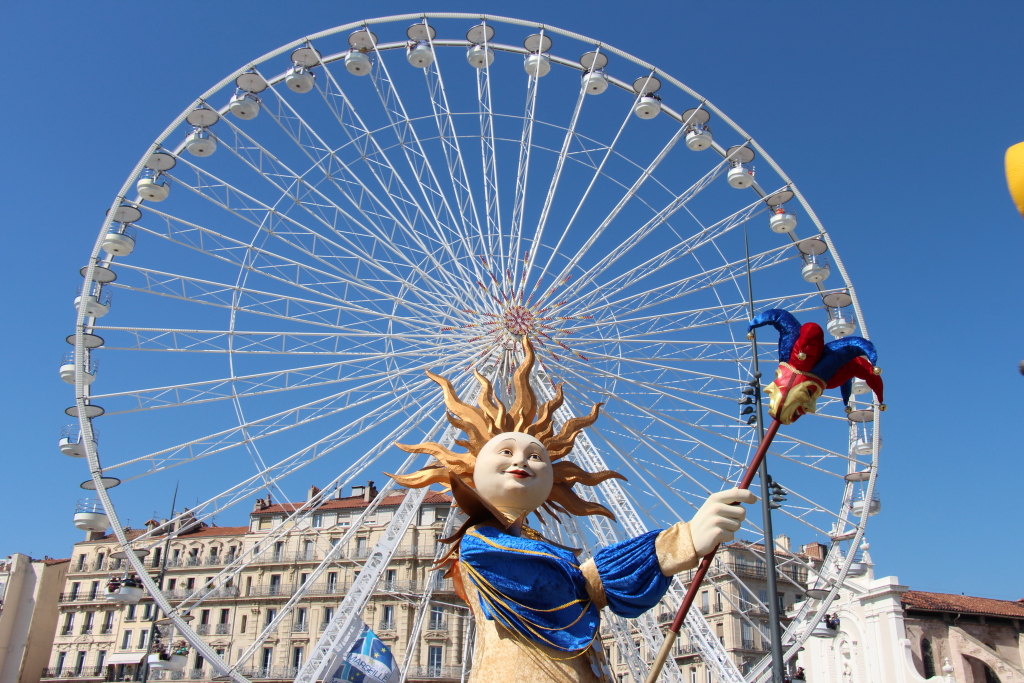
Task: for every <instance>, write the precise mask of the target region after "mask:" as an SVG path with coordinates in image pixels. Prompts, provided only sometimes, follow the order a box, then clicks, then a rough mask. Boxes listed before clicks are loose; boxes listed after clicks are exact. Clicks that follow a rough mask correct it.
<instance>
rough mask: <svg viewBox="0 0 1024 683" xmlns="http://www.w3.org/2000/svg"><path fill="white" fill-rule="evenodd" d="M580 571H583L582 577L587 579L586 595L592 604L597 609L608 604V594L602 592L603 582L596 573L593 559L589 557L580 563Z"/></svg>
mask: <svg viewBox="0 0 1024 683" xmlns="http://www.w3.org/2000/svg"><path fill="white" fill-rule="evenodd" d="M580 571H581V572H583V578H584V579H586V580H587V595H589V596H590V599H591V600H593V601H594V606H595V607H597V609H604V608H605V607H607V606H608V596H607V595H605V592H604V583H603V582H602V581H601V575H600V574H598V573H597V565H596V564H594V560H593V559H590V560H587V561H586V562H584V563H583V564H581V565H580Z"/></svg>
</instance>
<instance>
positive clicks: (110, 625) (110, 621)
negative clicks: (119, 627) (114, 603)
mask: <svg viewBox="0 0 1024 683" xmlns="http://www.w3.org/2000/svg"><path fill="white" fill-rule="evenodd" d="M113 630H114V613H113V612H106V613H104V615H103V633H104V634H108V633H110V632H111V631H113Z"/></svg>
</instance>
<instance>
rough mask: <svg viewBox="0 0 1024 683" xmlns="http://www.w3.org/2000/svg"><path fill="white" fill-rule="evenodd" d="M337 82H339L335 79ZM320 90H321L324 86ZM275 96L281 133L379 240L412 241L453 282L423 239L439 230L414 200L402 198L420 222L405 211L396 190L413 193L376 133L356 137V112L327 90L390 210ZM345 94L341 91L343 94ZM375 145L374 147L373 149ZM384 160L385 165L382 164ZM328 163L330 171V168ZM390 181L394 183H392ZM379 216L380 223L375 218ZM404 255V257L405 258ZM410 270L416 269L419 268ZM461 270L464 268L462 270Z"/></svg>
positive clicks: (359, 133) (360, 131) (325, 94)
mask: <svg viewBox="0 0 1024 683" xmlns="http://www.w3.org/2000/svg"><path fill="white" fill-rule="evenodd" d="M324 69H325V73H327V74H328V75H329V74H330V72H329V71H328V70H327V67H326V65H325V66H324ZM331 82H332V83H333V79H332V80H331ZM318 87H319V86H318ZM270 90H273V92H274V95H276V96H277V103H278V110H277V111H276V112H275V111H274V110H273V108H270V109H268V112H269V113H270V115H271V117H272V118H273V119H274V120H275V121H276V122H277V123H278V125H279V126H280V127H281V129H282V130H283V131H284V132H285V134H286V135H288V137H290V138H291V140H292V141H293V142H294V143H295V144H296V145H297V146H298V147H299V148H300V150H301V151H302V152H303V153H304V154H305V155H306V156H307V157H308V158H309V160H310V161H311V162H312V163H313V165H314V166H315V167H316V168H317V169H318V170H319V171H320V173H322V174H323V175H324V177H325V178H327V179H328V182H330V183H331V184H332V185H333V186H334V187H335V188H336V189H337V190H338V191H339V192H340V193H341V194H342V195H343V196H345V197H346V199H347V200H348V201H349V202H350V203H351V204H352V205H353V206H354V207H355V208H356V210H357V211H358V212H359V213H360V214H361V215H362V216H363V218H364V219H365V221H366V223H367V224H369V225H375V227H376V229H377V232H378V233H379V235H378V236H379V238H380V239H381V240H382V242H383V243H384V244H385V245H388V248H392V249H393V248H394V247H392V246H391V245H390V244H389V242H390V243H395V239H396V237H397V236H398V234H401V235H402V236H403V237H404V238H405V239H407V240H409V242H408V244H409V246H410V247H413V248H415V250H416V252H417V253H419V254H421V255H422V256H424V257H425V258H426V259H427V260H428V261H431V262H432V263H433V265H434V267H435V268H436V269H437V273H438V274H439V275H440V277H441V278H442V279H446V280H448V281H449V282H451V280H450V278H451V276H450V274H449V273H448V271H447V270H446V269H445V268H444V267H443V266H442V265H441V263H440V262H439V261H438V260H437V258H436V255H435V253H434V252H435V251H436V250H435V249H431V248H429V247H428V246H427V245H426V244H425V243H424V241H423V239H422V235H424V234H433V233H435V232H436V228H435V226H433V225H430V224H429V221H426V216H425V214H424V213H423V211H422V209H420V208H419V207H418V206H417V205H416V203H415V202H414V201H411V200H409V201H408V202H406V199H405V197H402V198H401V200H402V203H408V204H411V205H412V206H413V207H414V208H415V209H416V211H414V212H413V214H414V217H415V222H414V220H410V219H409V217H408V215H407V213H406V211H405V207H404V206H402V204H401V203H400V200H399V198H398V197H396V196H395V194H394V191H395V188H397V189H399V190H404V192H405V193H406V195H408V189H407V188H405V185H404V183H403V181H402V179H401V177H400V176H399V175H398V174H397V172H396V171H395V170H394V167H393V166H391V165H390V160H388V159H387V157H386V156H384V155H383V152H382V151H380V152H377V147H376V141H375V140H374V138H373V136H372V133H371V132H370V131H369V130H366V129H365V128H361V129H360V128H356V132H355V134H353V129H352V125H351V122H347V121H346V120H345V117H346V115H351V114H353V113H354V112H352V111H351V108H350V107H344V108H343V109H341V110H339V109H338V108H337V106H336V105H335V104H334V103H333V102H332V99H331V98H330V97H329V95H330V94H331V93H330V92H328V91H326V90H324V89H322V88H321V90H320V91H321V94H322V95H323V97H324V101H325V102H326V103H327V105H328V107H329V108H330V109H331V112H332V113H333V114H334V116H335V117H336V118H337V119H338V122H339V124H340V125H341V128H342V129H343V130H344V131H345V133H346V134H347V135H348V136H349V138H350V142H351V143H352V144H353V146H354V147H355V148H356V151H357V153H358V155H359V158H360V159H362V161H363V162H364V164H365V166H366V167H367V168H368V169H369V170H370V172H371V174H372V175H373V177H374V179H375V180H376V181H377V183H378V185H380V187H381V189H382V190H383V192H384V193H385V194H386V196H387V197H388V199H389V200H390V204H391V207H392V208H389V207H388V205H387V203H385V202H384V200H382V199H381V198H380V197H378V196H377V195H376V194H375V193H374V192H373V191H372V190H371V189H370V188H369V187H368V186H367V185H366V183H364V182H363V181H362V179H361V178H360V177H359V175H358V174H357V173H356V172H355V171H353V170H352V168H351V167H350V166H349V165H348V164H346V163H345V162H344V161H342V160H341V159H340V158H338V156H337V154H336V153H335V152H334V151H332V149H331V147H330V146H328V145H327V143H325V142H324V141H323V140H322V139H321V138H320V136H319V135H318V134H317V133H316V132H315V131H314V130H313V129H312V127H310V126H309V125H308V124H307V123H306V122H305V121H304V120H303V119H302V117H301V116H299V115H298V113H297V112H296V111H295V110H294V109H293V108H292V107H291V105H290V104H289V103H288V102H287V100H285V99H284V98H282V97H281V96H280V94H279V93H278V92H277V91H276V89H273V88H271V89H270ZM339 92H340V90H339ZM343 103H347V100H343ZM314 143H315V144H314ZM371 143H372V144H371ZM381 159H383V162H386V163H381ZM325 164H326V167H325ZM381 167H383V168H384V170H385V172H388V173H389V178H388V179H387V180H385V179H384V178H382V177H381V175H380V172H379V170H378V169H379V168H381ZM389 181H390V183H389ZM373 216H377V217H378V218H377V220H376V221H375V219H374V218H373ZM384 220H386V222H387V223H388V224H389V225H390V226H391V228H392V229H391V230H390V231H388V230H387V229H386V227H385V225H384V223H378V221H384ZM417 224H419V225H424V224H425V227H428V228H429V231H425V232H423V231H421V232H418V231H417V230H416V229H415V225H417ZM399 252H401V249H399ZM399 256H401V254H399ZM456 266H459V262H458V261H456ZM410 267H413V268H416V267H415V266H414V265H410ZM459 267H461V266H459Z"/></svg>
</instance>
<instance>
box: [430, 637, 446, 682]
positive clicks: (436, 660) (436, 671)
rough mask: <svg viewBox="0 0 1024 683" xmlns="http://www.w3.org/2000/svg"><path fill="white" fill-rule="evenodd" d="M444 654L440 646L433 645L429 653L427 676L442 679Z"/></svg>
mask: <svg viewBox="0 0 1024 683" xmlns="http://www.w3.org/2000/svg"><path fill="white" fill-rule="evenodd" d="M443 657H444V652H443V650H442V649H441V646H440V645H431V646H430V650H429V651H428V653H427V676H429V677H431V678H440V677H441V662H442V661H444V659H443Z"/></svg>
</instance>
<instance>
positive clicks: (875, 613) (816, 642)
mask: <svg viewBox="0 0 1024 683" xmlns="http://www.w3.org/2000/svg"><path fill="white" fill-rule="evenodd" d="M863 564H864V567H863V569H862V572H863V573H861V574H860V575H859V576H855V577H851V578H848V579H847V580H846V582H845V583H844V585H843V587H842V588H841V589H840V591H839V594H838V597H837V598H836V600H835V601H834V602H833V603H832V607H831V609H830V610H829V611H830V613H832V614H835V615H836V616H838V617H839V624H838V627H837V628H835V629H829V628H826V627H825V626H824V624H819V625H817V627H815V633H816V634H817V635H816V636H814V637H811V638H808V639H807V642H806V643H805V644H804V648H803V650H802V651H801V652H800V653H799V654H798V656H797V662H796V665H797V666H800V667H803V669H804V675H805V677H806V681H807V683H925V682H926V681H927V682H928V683H953V682H954V681H955V682H956V683H1024V667H1022V662H1024V601H1016V602H1013V601H1008V600H992V599H988V598H975V597H968V596H963V595H949V594H945V593H926V592H922V591H912V590H910V589H909V587H907V586H904V585H901V584H900V582H899V579H898V578H897V577H895V576H886V577H882V578H879V579H876V578H875V575H874V567H873V565H872V563H871V559H870V556H869V555H868V553H867V552H866V549H865V552H864V557H863Z"/></svg>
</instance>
